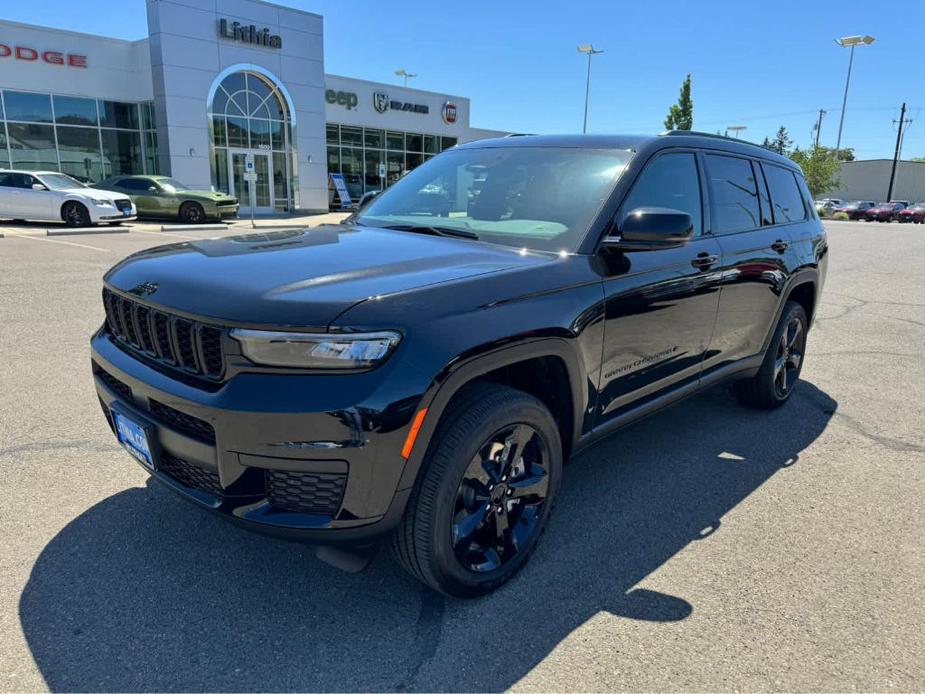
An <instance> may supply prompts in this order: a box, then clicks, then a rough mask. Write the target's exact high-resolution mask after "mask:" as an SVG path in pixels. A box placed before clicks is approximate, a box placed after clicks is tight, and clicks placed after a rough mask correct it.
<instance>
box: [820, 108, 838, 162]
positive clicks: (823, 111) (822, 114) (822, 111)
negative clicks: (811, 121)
mask: <svg viewBox="0 0 925 694" xmlns="http://www.w3.org/2000/svg"><path fill="white" fill-rule="evenodd" d="M823 116H825V109H824V108H820V109H819V118H818V119H817V120H816V144H815V149H819V133H820V132H822V118H823ZM835 156H836V157H837V156H838V152H836V153H835Z"/></svg>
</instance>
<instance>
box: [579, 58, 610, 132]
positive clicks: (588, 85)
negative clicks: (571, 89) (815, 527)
mask: <svg viewBox="0 0 925 694" xmlns="http://www.w3.org/2000/svg"><path fill="white" fill-rule="evenodd" d="M578 52H579V53H584V54H586V55H587V56H588V78H587V80H586V81H585V120H584V123H583V125H582V126H581V133H582V135H583V134H585V133H586V132H588V93H589V92H590V91H591V56H592V55H597V54H598V53H603V52H604V51H599V50H597V49H596V48H594V46H592V45H591V44H590V43H583V44H581V45H580V46H579V47H578Z"/></svg>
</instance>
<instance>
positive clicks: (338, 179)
mask: <svg viewBox="0 0 925 694" xmlns="http://www.w3.org/2000/svg"><path fill="white" fill-rule="evenodd" d="M331 182H332V183H334V190H336V191H337V197H339V198H340V206H341V209H344V210H346V209H347V208H349V207H351V206H352V205H353V200H351V199H350V192H349V191H348V190H347V182H346V181H345V180H344V175H343V174H331Z"/></svg>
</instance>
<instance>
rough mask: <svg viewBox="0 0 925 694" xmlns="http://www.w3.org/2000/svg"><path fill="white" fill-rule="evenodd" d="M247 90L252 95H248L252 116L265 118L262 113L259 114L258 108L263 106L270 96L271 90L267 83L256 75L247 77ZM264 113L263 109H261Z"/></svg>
mask: <svg viewBox="0 0 925 694" xmlns="http://www.w3.org/2000/svg"><path fill="white" fill-rule="evenodd" d="M247 88H248V90H249V91H250V94H248V95H247V99H248V102H249V104H250V109H251V110H250V113H251V115H252V116H256V115H260V116H261V117H263V114H262V113H259V114H258V112H257V111H258V108H259V107H260V106H261V104H263V102H264V101H265V100H266V99H267V97H268V96H270V88H269V87H268V86H267V83H266V82H264V81H263V80H262V79H260V78H259V77H257V76H256V75H248V76H247ZM260 110H261V111H262V109H260Z"/></svg>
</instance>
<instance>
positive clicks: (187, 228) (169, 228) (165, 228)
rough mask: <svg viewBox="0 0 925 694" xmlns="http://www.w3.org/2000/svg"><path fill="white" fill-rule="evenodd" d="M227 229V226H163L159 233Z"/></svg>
mask: <svg viewBox="0 0 925 694" xmlns="http://www.w3.org/2000/svg"><path fill="white" fill-rule="evenodd" d="M227 228H228V225H227V224H165V225H164V226H162V227H161V231H209V230H212V229H227Z"/></svg>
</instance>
